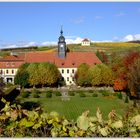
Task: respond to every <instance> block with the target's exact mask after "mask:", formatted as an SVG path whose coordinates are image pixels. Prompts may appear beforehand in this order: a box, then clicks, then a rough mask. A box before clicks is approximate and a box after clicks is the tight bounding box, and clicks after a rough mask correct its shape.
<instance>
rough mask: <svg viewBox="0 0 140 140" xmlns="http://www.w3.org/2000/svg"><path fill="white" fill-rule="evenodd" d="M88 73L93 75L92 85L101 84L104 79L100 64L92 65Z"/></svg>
mask: <svg viewBox="0 0 140 140" xmlns="http://www.w3.org/2000/svg"><path fill="white" fill-rule="evenodd" d="M88 74H89V75H90V77H91V85H92V86H99V85H100V84H101V81H102V77H101V69H100V68H99V67H98V65H95V66H91V67H90V69H89V71H88Z"/></svg>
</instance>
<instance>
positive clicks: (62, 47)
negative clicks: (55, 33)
mask: <svg viewBox="0 0 140 140" xmlns="http://www.w3.org/2000/svg"><path fill="white" fill-rule="evenodd" d="M58 56H59V57H60V58H65V57H66V42H65V38H64V36H63V31H62V28H61V31H60V37H59V39H58Z"/></svg>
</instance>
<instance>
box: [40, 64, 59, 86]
mask: <svg viewBox="0 0 140 140" xmlns="http://www.w3.org/2000/svg"><path fill="white" fill-rule="evenodd" d="M38 72H39V73H40V76H39V77H40V78H39V81H40V84H41V85H49V86H51V85H54V84H56V83H57V82H58V81H59V79H60V78H61V75H60V72H59V70H58V68H57V67H56V66H55V65H54V64H51V63H47V62H45V63H40V64H39V65H38Z"/></svg>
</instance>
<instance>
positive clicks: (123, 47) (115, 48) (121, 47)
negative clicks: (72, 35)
mask: <svg viewBox="0 0 140 140" xmlns="http://www.w3.org/2000/svg"><path fill="white" fill-rule="evenodd" d="M67 46H68V48H69V50H70V51H82V52H84V51H86V52H89V51H90V52H97V51H104V52H108V53H111V52H119V53H125V52H126V51H131V50H138V51H139V50H140V44H139V43H131V42H110V43H91V46H81V45H80V44H73V45H72V44H71V45H67Z"/></svg>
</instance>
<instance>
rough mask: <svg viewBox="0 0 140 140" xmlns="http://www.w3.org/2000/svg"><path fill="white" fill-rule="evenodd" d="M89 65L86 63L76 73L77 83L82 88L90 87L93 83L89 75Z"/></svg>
mask: <svg viewBox="0 0 140 140" xmlns="http://www.w3.org/2000/svg"><path fill="white" fill-rule="evenodd" d="M88 69H89V65H88V64H86V63H83V64H81V65H80V66H79V67H78V69H77V72H76V75H75V78H76V82H77V84H78V85H80V86H89V85H90V83H91V79H90V77H89V75H88Z"/></svg>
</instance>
